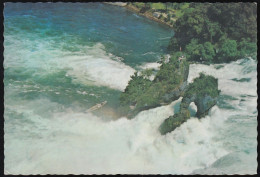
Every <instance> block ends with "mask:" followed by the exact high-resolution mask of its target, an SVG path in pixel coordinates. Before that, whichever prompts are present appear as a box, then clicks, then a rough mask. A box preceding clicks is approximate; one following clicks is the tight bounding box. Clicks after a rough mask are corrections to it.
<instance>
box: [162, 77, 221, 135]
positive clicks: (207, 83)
mask: <svg viewBox="0 0 260 177" xmlns="http://www.w3.org/2000/svg"><path fill="white" fill-rule="evenodd" d="M219 93H220V90H218V80H217V79H215V78H214V77H212V76H206V75H204V74H202V73H201V74H200V76H199V77H198V78H196V79H194V81H193V83H191V84H190V85H188V88H187V90H186V92H185V93H184V96H183V98H182V101H181V105H180V112H179V113H177V114H175V115H173V116H170V117H169V118H167V119H166V120H165V121H164V122H163V123H162V125H161V126H160V128H159V130H160V132H161V134H163V135H164V134H166V133H168V132H171V131H173V130H174V129H175V128H177V127H179V126H180V125H181V124H182V123H184V122H186V121H187V120H188V119H189V118H190V112H189V110H188V108H189V105H190V103H191V102H194V103H195V105H196V106H197V114H196V116H197V117H199V118H201V117H204V116H205V115H207V114H208V111H209V109H210V108H212V107H213V106H214V105H215V104H216V103H217V98H218V96H219Z"/></svg>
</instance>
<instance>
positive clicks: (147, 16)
mask: <svg viewBox="0 0 260 177" xmlns="http://www.w3.org/2000/svg"><path fill="white" fill-rule="evenodd" d="M104 3H105V4H110V5H114V6H120V7H124V8H126V9H128V10H130V11H132V12H134V13H136V14H137V15H141V16H144V17H146V18H148V19H150V20H152V21H155V22H157V23H160V24H163V25H166V26H168V27H170V28H173V25H170V24H168V23H166V22H164V21H162V20H160V19H158V18H156V17H154V16H153V15H152V14H150V13H147V12H145V13H140V12H139V11H140V9H138V8H136V7H134V6H132V5H130V4H127V3H123V2H104Z"/></svg>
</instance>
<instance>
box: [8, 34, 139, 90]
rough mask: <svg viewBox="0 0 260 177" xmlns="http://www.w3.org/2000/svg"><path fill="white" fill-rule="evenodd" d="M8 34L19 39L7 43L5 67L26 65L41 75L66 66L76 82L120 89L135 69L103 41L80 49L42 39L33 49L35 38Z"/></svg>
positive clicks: (125, 84)
mask: <svg viewBox="0 0 260 177" xmlns="http://www.w3.org/2000/svg"><path fill="white" fill-rule="evenodd" d="M5 38H6V40H7V41H9V42H13V41H15V42H16V43H15V44H13V45H12V47H9V45H7V46H5V53H4V54H5V56H4V57H5V62H4V67H5V69H7V68H8V67H24V68H27V69H34V70H35V72H36V71H37V73H36V74H38V75H41V76H42V75H45V74H50V73H55V72H57V71H58V70H67V74H66V76H71V77H73V81H74V82H79V83H81V84H87V85H88V84H95V85H99V86H107V87H110V88H113V89H118V90H121V91H123V90H124V89H125V87H126V86H127V84H128V81H129V80H130V76H131V75H133V74H134V72H135V70H134V69H133V68H131V67H130V66H127V65H126V64H124V63H123V62H121V61H120V60H119V59H118V57H116V56H114V55H111V54H110V55H109V54H108V53H106V52H105V50H104V46H103V45H102V44H101V43H97V44H96V45H94V46H91V47H89V46H80V48H81V50H80V51H79V52H69V51H62V50H60V49H58V48H56V49H53V48H51V47H50V46H51V40H50V41H48V40H46V41H45V40H39V41H37V42H39V44H38V43H37V45H36V48H37V50H36V51H35V52H31V51H30V50H31V47H35V46H34V45H35V42H34V41H20V40H17V39H13V38H12V37H10V36H5ZM14 46H15V47H14Z"/></svg>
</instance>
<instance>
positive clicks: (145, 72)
mask: <svg viewBox="0 0 260 177" xmlns="http://www.w3.org/2000/svg"><path fill="white" fill-rule="evenodd" d="M152 74H153V69H145V70H143V71H142V72H141V75H142V76H143V77H144V78H146V79H149V77H150V76H151V75H152Z"/></svg>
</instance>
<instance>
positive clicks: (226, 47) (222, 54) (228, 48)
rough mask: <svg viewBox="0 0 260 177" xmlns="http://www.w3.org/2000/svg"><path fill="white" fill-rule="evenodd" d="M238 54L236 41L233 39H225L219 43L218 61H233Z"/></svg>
mask: <svg viewBox="0 0 260 177" xmlns="http://www.w3.org/2000/svg"><path fill="white" fill-rule="evenodd" d="M237 56H238V51H237V42H236V41H235V40H230V39H227V40H225V41H224V43H223V44H222V45H221V48H220V49H219V52H218V60H219V61H233V60H235V59H236V57H237Z"/></svg>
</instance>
